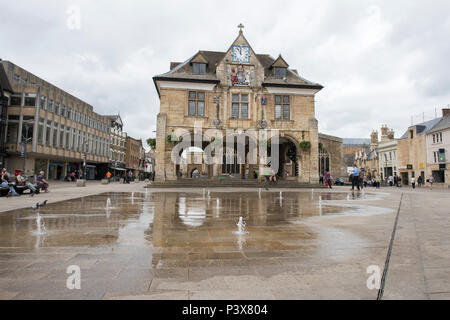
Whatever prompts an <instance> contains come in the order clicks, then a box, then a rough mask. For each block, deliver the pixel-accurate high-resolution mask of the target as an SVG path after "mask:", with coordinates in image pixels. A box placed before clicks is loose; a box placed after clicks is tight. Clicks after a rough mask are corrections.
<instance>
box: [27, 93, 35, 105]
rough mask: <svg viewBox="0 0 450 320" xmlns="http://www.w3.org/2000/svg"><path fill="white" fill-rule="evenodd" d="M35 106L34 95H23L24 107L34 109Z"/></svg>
mask: <svg viewBox="0 0 450 320" xmlns="http://www.w3.org/2000/svg"><path fill="white" fill-rule="evenodd" d="M35 105H36V95H35V94H33V93H30V94H27V93H26V94H25V106H26V107H34V106H35Z"/></svg>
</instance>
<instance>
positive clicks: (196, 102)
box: [187, 90, 206, 117]
mask: <svg viewBox="0 0 450 320" xmlns="http://www.w3.org/2000/svg"><path fill="white" fill-rule="evenodd" d="M191 93H195V98H193V97H192V96H191ZM199 94H202V95H203V98H202V99H200V98H199ZM191 102H193V103H194V113H191V107H190V105H191ZM199 103H203V110H202V113H201V114H200V113H199ZM205 114H206V92H205V91H200V90H189V91H188V103H187V115H188V116H190V117H205Z"/></svg>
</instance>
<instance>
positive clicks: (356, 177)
mask: <svg viewBox="0 0 450 320" xmlns="http://www.w3.org/2000/svg"><path fill="white" fill-rule="evenodd" d="M352 176H353V179H352V189H351V190H354V189H355V186H357V187H358V190H361V189H360V187H359V169H358V167H357V166H356V163H355V164H354V165H353V172H352Z"/></svg>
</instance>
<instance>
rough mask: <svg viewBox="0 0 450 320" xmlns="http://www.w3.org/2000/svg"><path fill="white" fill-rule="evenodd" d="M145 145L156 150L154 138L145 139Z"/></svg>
mask: <svg viewBox="0 0 450 320" xmlns="http://www.w3.org/2000/svg"><path fill="white" fill-rule="evenodd" d="M147 145H148V146H149V147H150V148H152V149H153V150H155V149H156V139H155V138H148V139H147Z"/></svg>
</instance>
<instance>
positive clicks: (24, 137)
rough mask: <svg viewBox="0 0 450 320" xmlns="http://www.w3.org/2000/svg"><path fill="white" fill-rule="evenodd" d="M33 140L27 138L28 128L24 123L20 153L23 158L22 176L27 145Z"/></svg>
mask: <svg viewBox="0 0 450 320" xmlns="http://www.w3.org/2000/svg"><path fill="white" fill-rule="evenodd" d="M31 140H33V137H30V138H28V126H27V124H26V123H25V135H22V152H21V154H20V156H21V157H23V174H25V167H26V162H27V143H28V142H30V141H31Z"/></svg>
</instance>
